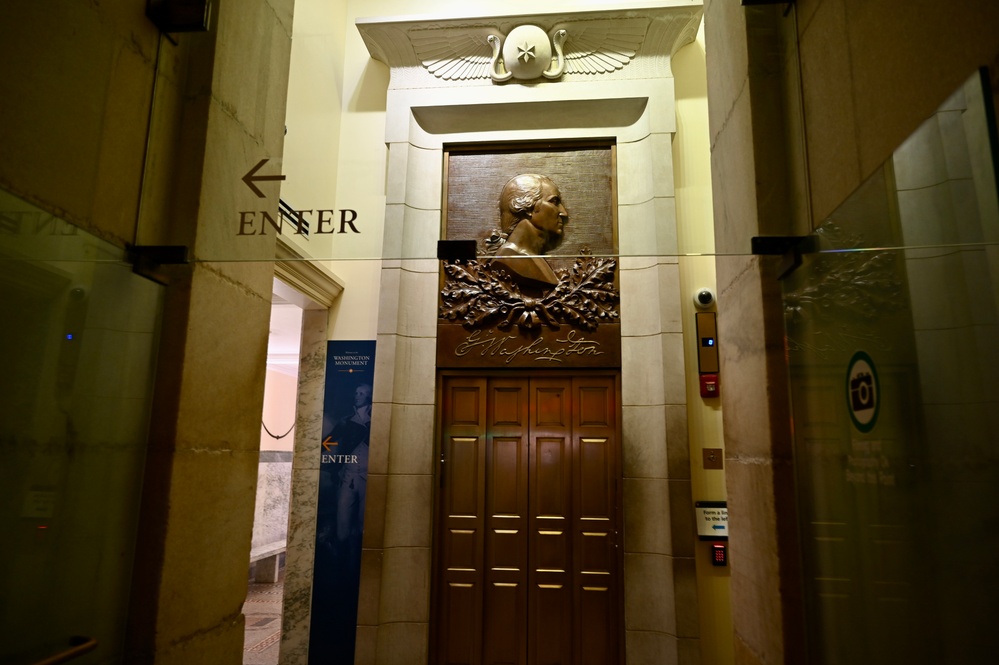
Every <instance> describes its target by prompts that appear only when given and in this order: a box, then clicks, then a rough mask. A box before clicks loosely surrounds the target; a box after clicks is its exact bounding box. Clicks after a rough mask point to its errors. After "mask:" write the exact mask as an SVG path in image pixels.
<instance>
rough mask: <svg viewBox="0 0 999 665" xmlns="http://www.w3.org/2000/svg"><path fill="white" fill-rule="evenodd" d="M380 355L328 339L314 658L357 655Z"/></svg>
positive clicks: (346, 659) (328, 660)
mask: <svg viewBox="0 0 999 665" xmlns="http://www.w3.org/2000/svg"><path fill="white" fill-rule="evenodd" d="M374 360H375V342H374V341H370V340H366V341H355V342H343V341H331V342H329V343H328V346H327V353H326V392H325V396H324V402H323V426H322V439H321V441H320V442H318V445H319V446H320V451H319V495H318V498H317V510H316V554H315V565H314V568H313V570H314V573H313V589H312V629H311V631H310V638H309V663H310V664H315V665H318V664H319V663H323V664H330V665H336V664H338V663H344V664H352V663H353V662H354V646H355V645H354V641H355V633H356V630H357V601H358V589H359V586H360V576H361V543H362V538H363V534H364V503H365V496H366V493H367V484H368V451H369V450H370V446H371V410H372V399H371V397H372V386H373V377H374Z"/></svg>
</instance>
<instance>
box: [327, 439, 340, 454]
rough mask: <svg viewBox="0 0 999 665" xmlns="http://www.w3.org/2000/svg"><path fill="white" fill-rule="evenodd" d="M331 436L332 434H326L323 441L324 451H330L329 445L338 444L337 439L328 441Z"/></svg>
mask: <svg viewBox="0 0 999 665" xmlns="http://www.w3.org/2000/svg"><path fill="white" fill-rule="evenodd" d="M332 438H333V437H332V436H328V437H326V440H325V441H323V448H325V449H326V452H329V451H330V446H336V445H339V444H340V442H339V441H330V439H332Z"/></svg>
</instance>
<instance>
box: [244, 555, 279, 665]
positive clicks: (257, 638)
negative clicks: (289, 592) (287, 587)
mask: <svg viewBox="0 0 999 665" xmlns="http://www.w3.org/2000/svg"><path fill="white" fill-rule="evenodd" d="M283 597H284V568H283V567H282V569H281V573H280V574H279V575H278V581H277V582H276V583H274V584H261V583H258V582H254V581H253V577H252V570H251V577H250V585H249V587H248V589H247V592H246V602H245V603H243V615H244V616H245V618H246V633H245V635H246V637H245V640H244V642H243V665H277V662H278V653H279V648H280V643H281V601H282V599H283Z"/></svg>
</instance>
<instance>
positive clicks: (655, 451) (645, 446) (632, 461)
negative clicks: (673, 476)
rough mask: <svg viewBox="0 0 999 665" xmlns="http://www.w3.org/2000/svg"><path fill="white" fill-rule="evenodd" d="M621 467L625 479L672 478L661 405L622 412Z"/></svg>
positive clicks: (632, 407)
mask: <svg viewBox="0 0 999 665" xmlns="http://www.w3.org/2000/svg"><path fill="white" fill-rule="evenodd" d="M621 420H622V424H621V435H622V437H623V441H622V444H621V464H622V474H621V475H622V476H624V477H625V478H666V477H668V475H669V473H668V461H667V456H668V451H667V441H666V440H665V439H664V438H663V431H665V429H666V425H667V423H666V414H665V412H664V407H663V406H661V405H646V406H624V407H622V409H621Z"/></svg>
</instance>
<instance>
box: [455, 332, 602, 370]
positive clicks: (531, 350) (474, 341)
mask: <svg viewBox="0 0 999 665" xmlns="http://www.w3.org/2000/svg"><path fill="white" fill-rule="evenodd" d="M517 339H518V337H517V336H516V335H504V336H499V337H497V336H493V335H488V336H487V335H484V334H483V333H482V331H481V330H476V331H475V332H472V333H470V334H469V335H468V337H466V338H465V341H463V342H461V343H460V344H458V346H457V347H455V350H454V353H455V355H456V356H458V357H461V356H465V355H468V354H470V353H476V352H477V353H478V354H479V356H481V357H483V358H486V357H500V358H503V359H504V363H505V364H509V363H511V362H513V361H514V360H516V359H517V358H519V357H521V356H526V357H528V358H533V359H534V360H536V361H544V362H556V363H560V362H562V361H563V360H565V359H566V358H569V357H572V356H602V355H604V353H605V352H604V351H601V350H600V342H596V341H594V340H589V339H586V338H585V337H583V336H582V335H581V334H580V333H579V332H577V331H575V330H570V331H569V332H568V333H566V336H565V337H561V338H555V339H554V340H552V341H549V340H548V339H546V338H545V337H543V336H542V337H538V338H537V339H536V340H534V341H533V342H531V343H530V344H525V343H518V342H517Z"/></svg>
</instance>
